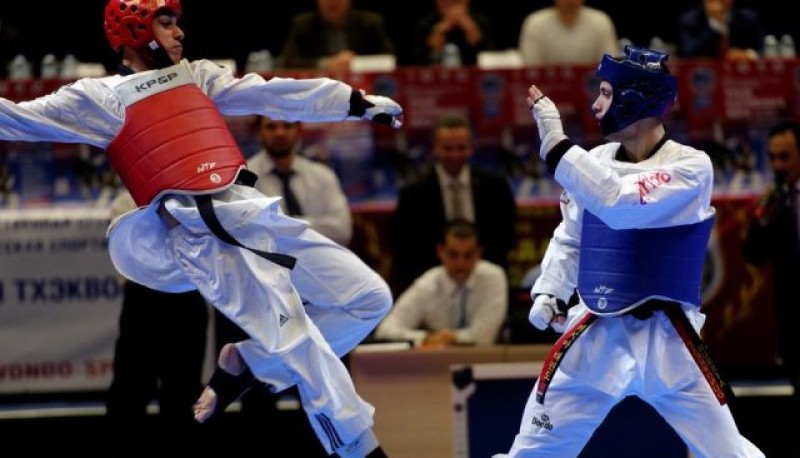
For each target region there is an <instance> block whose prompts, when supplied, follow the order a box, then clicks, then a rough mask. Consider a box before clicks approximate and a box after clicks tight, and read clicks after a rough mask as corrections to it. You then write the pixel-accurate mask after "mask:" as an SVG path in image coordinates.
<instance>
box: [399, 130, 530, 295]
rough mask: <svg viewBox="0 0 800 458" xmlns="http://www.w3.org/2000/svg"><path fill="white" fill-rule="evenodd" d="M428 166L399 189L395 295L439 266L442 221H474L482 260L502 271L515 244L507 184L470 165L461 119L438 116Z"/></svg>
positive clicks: (469, 146)
mask: <svg viewBox="0 0 800 458" xmlns="http://www.w3.org/2000/svg"><path fill="white" fill-rule="evenodd" d="M432 141H433V154H434V158H435V162H434V164H433V167H432V168H431V169H430V170H428V171H426V172H425V173H423V175H422V176H420V178H419V179H418V180H417V181H415V182H412V183H410V184H408V185H407V186H406V187H404V188H402V189H401V190H400V194H399V197H398V201H397V208H396V209H395V212H394V214H393V215H392V219H391V223H390V234H389V243H390V247H391V251H392V275H391V277H392V278H391V281H390V284H391V286H392V289H393V290H394V292H395V294H399V293H401V292H402V291H404V290H405V289H406V288H407V287H408V286H409V285H410V284H411V283H412V282H413V281H414V280H415V279H416V278H417V277H418V276H420V275H421V274H422V273H423V272H425V271H426V270H427V269H429V268H430V267H433V266H435V265H437V264H438V262H439V261H438V259H437V257H436V244H437V243H438V242H441V241H442V240H441V237H442V234H444V228H445V224H446V222H447V221H449V220H452V219H456V218H464V219H466V220H469V221H472V222H474V223H475V225H476V227H477V228H478V232H479V234H480V237H481V240H482V241H483V247H484V251H483V258H484V259H486V260H487V261H490V262H493V263H495V264H497V265H500V266H501V267H503V268H504V269H506V270H507V267H508V253H509V251H510V250H511V249H512V248H513V247H514V245H515V244H516V228H515V224H516V221H517V205H516V201H515V199H514V194H513V193H512V191H511V187H510V185H509V182H508V180H507V179H506V178H505V177H504V176H502V175H500V174H497V173H495V172H492V171H489V170H482V169H479V168H476V167H472V166H470V165H469V159H470V157H471V156H472V153H473V145H472V128H471V125H470V123H469V121H468V120H467V119H466V118H464V117H461V116H453V115H448V116H445V117H443V118H441V119H440V120H439V121H438V122H437V124H436V126H434V128H433V138H432Z"/></svg>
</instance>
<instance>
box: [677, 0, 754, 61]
mask: <svg viewBox="0 0 800 458" xmlns="http://www.w3.org/2000/svg"><path fill="white" fill-rule="evenodd" d="M763 45H764V32H763V30H762V27H761V22H760V20H759V18H758V14H757V13H756V12H755V11H753V10H749V9H746V8H740V7H737V6H734V0H703V4H702V5H701V6H697V7H694V8H692V9H690V10H689V11H686V12H685V13H683V14H682V15H681V16H680V18H679V19H678V56H679V57H685V58H726V59H754V58H757V57H758V56H759V55H760V54H761V51H762V49H763Z"/></svg>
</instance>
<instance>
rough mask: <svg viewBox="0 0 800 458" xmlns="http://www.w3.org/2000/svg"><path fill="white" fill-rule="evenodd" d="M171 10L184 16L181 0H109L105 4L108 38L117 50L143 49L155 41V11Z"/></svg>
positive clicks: (112, 46) (177, 14)
mask: <svg viewBox="0 0 800 458" xmlns="http://www.w3.org/2000/svg"><path fill="white" fill-rule="evenodd" d="M161 9H168V10H170V12H172V13H173V14H175V15H176V16H180V14H181V2H180V0H109V2H108V3H107V4H106V12H105V24H104V25H105V30H106V38H108V42H109V44H111V48H113V49H114V51H118V50H119V48H121V47H122V46H130V47H132V48H139V47H142V46H144V45H146V44H148V43H150V42H151V41H153V40H154V39H155V37H154V36H153V18H154V17H155V13H156V11H159V10H161Z"/></svg>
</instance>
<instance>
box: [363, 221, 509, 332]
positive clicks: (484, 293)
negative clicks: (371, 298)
mask: <svg viewBox="0 0 800 458" xmlns="http://www.w3.org/2000/svg"><path fill="white" fill-rule="evenodd" d="M482 251H483V249H482V247H481V244H480V240H479V236H478V232H477V230H476V228H475V225H474V224H472V223H470V222H469V221H466V220H462V219H455V220H452V221H450V222H449V223H448V224H447V226H446V227H445V231H444V239H443V241H441V242H440V243H438V244H437V246H436V252H437V255H438V257H439V260H440V261H441V265H439V266H436V267H432V268H430V269H429V270H428V271H426V272H425V273H424V274H422V275H421V276H420V277H419V278H417V279H416V280H415V281H414V283H413V284H412V285H411V286H410V287H409V288H408V289H407V290H406V291H405V292H403V293H402V294H401V295H400V297H398V299H397V301H396V302H395V305H394V307H393V309H392V311H391V312H390V313H389V315H388V316H387V317H386V318H385V319H384V321H383V322H382V323H381V324H380V325H379V326H378V328H377V329H376V331H375V337H376V338H377V339H381V340H401V341H411V342H412V343H413V344H414V345H415V346H447V345H469V344H492V343H494V342H495V341H496V339H497V335H498V332H499V331H500V327H501V326H502V325H503V322H504V320H505V317H506V311H507V309H508V280H507V279H506V274H505V272H504V271H503V269H502V268H501V267H500V266H498V265H496V264H492V263H491V262H489V261H485V260H482V259H481V255H482Z"/></svg>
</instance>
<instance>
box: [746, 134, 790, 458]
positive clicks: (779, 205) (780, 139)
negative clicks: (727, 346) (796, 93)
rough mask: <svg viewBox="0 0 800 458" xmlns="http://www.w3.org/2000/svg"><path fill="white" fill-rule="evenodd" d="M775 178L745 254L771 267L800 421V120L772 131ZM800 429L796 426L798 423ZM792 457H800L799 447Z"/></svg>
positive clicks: (781, 344) (782, 350) (785, 364)
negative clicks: (799, 294) (799, 295)
mask: <svg viewBox="0 0 800 458" xmlns="http://www.w3.org/2000/svg"><path fill="white" fill-rule="evenodd" d="M767 139H768V140H767V156H768V158H769V163H770V166H771V167H772V171H773V174H774V178H775V182H774V185H773V186H772V187H770V188H769V189H767V191H766V192H765V193H764V196H763V197H762V199H761V201H760V203H759V205H758V207H757V211H756V214H755V216H754V217H753V219H752V221H751V223H750V227H749V229H748V232H747V236H746V237H745V240H744V244H743V253H744V257H745V259H746V260H747V261H748V262H750V263H752V264H768V265H769V266H770V267H771V273H772V284H773V291H774V297H773V301H774V306H775V318H776V323H777V339H778V355H779V356H780V358H781V367H782V368H783V369H784V371H785V374H786V376H787V377H789V379H790V380H791V382H792V385H793V386H794V402H795V404H794V413H795V418H794V421H795V422H797V423H796V424H797V425H799V426H800V334H799V333H798V332H797V322H798V320H800V304H798V299H797V282H798V280H800V124H798V123H797V122H796V121H784V122H780V123H778V124H777V125H775V126H774V127H773V128H772V129H771V130H770V132H769V134H768V135H767ZM795 429H797V427H795ZM791 456H793V457H797V456H800V448H798V449H796V450H795V454H793V455H791Z"/></svg>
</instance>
